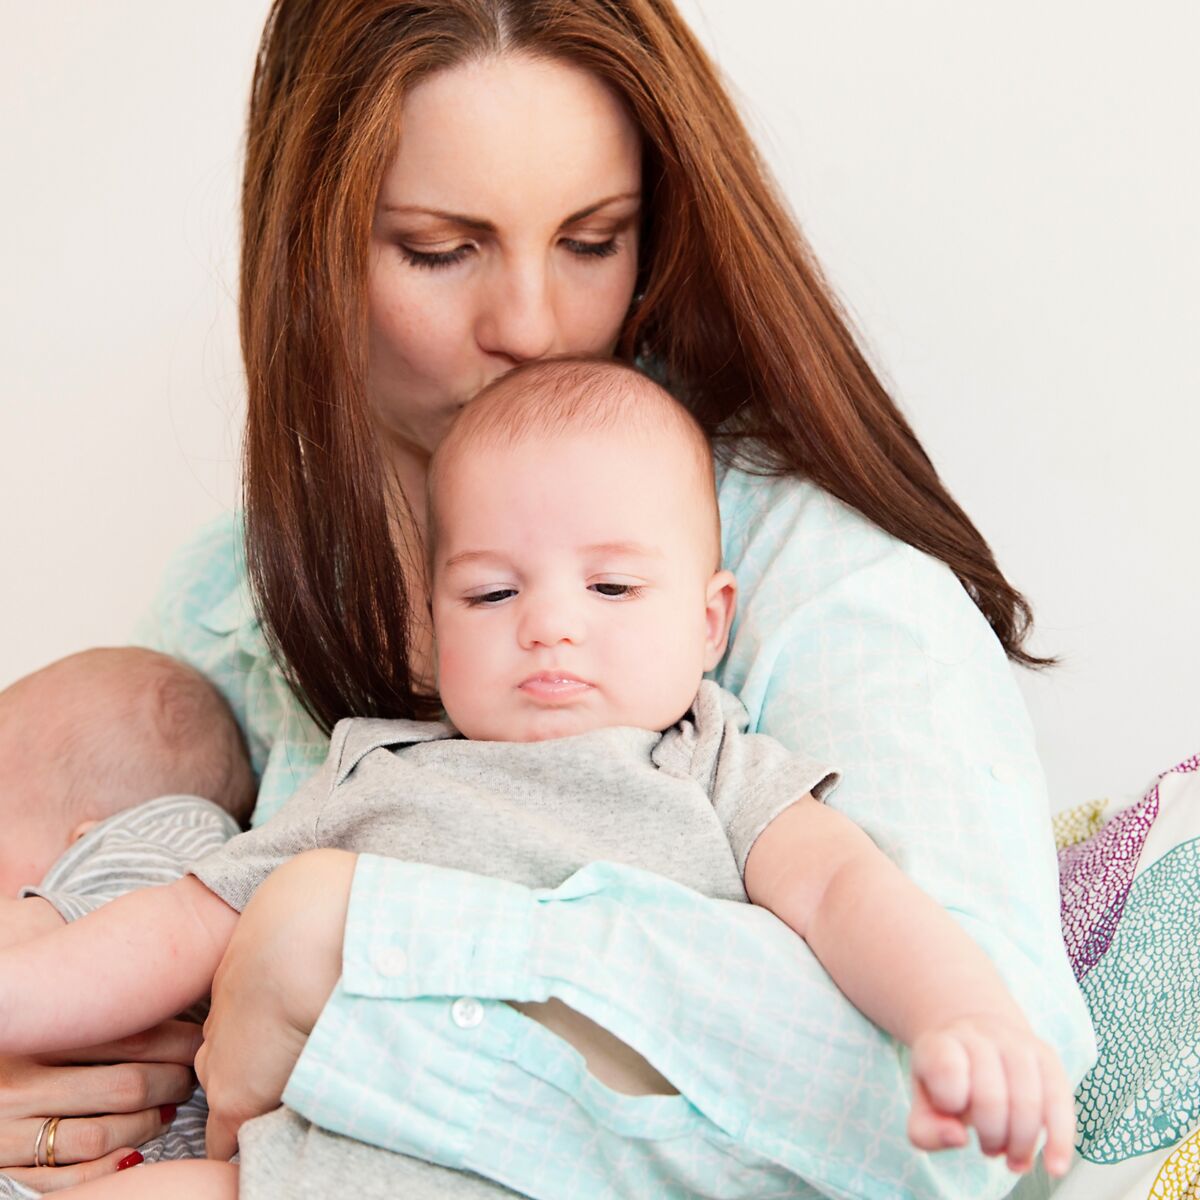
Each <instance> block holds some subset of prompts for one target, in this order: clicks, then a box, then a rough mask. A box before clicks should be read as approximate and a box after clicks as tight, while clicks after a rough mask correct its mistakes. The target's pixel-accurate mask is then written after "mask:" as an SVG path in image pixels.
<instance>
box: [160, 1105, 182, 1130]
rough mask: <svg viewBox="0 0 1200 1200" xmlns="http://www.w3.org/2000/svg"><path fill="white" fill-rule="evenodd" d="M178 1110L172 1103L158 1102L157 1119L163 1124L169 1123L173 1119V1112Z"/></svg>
mask: <svg viewBox="0 0 1200 1200" xmlns="http://www.w3.org/2000/svg"><path fill="white" fill-rule="evenodd" d="M178 1111H179V1109H178V1108H176V1107H175V1105H174V1104H160V1105H159V1107H158V1119H159V1120H160V1121H161V1122H162V1123H163V1124H164V1125H170V1123H171V1122H172V1121H173V1120H175V1114H176V1113H177V1112H178Z"/></svg>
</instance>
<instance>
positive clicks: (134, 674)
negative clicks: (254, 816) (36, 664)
mask: <svg viewBox="0 0 1200 1200" xmlns="http://www.w3.org/2000/svg"><path fill="white" fill-rule="evenodd" d="M254 792H255V783H254V774H253V772H252V771H251V768H250V763H249V761H248V759H247V757H246V750H245V745H244V743H243V741H242V735H241V731H240V730H239V729H238V725H237V722H236V720H235V719H234V716H233V713H232V712H231V711H230V709H229V705H228V704H226V702H225V700H224V699H223V697H222V696H221V694H220V693H219V692H218V691H217V690H216V689H215V688H214V687H213V686H212V684H211V683H209V681H208V680H207V679H205V677H204V676H203V675H201V674H200V673H199V672H198V671H195V670H193V669H192V668H191V667H189V666H186V665H185V664H183V663H181V662H179V661H178V660H176V659H174V658H170V657H168V656H167V655H165V654H157V653H155V652H154V651H152V650H142V649H138V648H136V647H125V648H118V649H98V650H85V651H83V652H82V653H81V654H72V655H71V656H70V657H68V658H64V659H60V660H59V661H58V662H55V663H51V664H50V666H48V667H44V668H43V669H42V670H40V671H36V672H34V674H32V675H27V676H25V678H23V679H19V680H18V681H17V682H16V683H14V684H13V685H12V686H11V687H8V688H6V689H5V690H4V691H3V692H0V824H2V826H3V829H4V834H3V837H2V838H0V895H4V896H12V895H15V894H16V892H17V891H18V889H19V888H21V887H22V886H25V885H31V884H36V883H38V882H39V881H40V880H41V878H42V876H43V875H44V874H45V873H46V871H47V870H49V868H50V867H51V866H52V865H53V863H54V861H55V859H57V858H58V857H59V855H61V854H62V853H63V851H64V850H66V849H67V848H68V846H70V845H71V843H72V842H74V841H75V839H76V838H78V837H80V836H81V835H82V834H84V833H86V832H87V831H88V829H90V828H91V827H92V826H93V825H95V824H96V823H97V822H99V821H103V820H104V819H105V818H107V817H111V816H113V815H114V814H115V813H117V812H119V811H121V810H123V809H127V808H132V807H133V806H134V805H136V804H140V803H142V802H143V801H145V800H152V799H154V798H155V797H156V796H165V795H170V794H187V795H195V796H202V797H204V798H205V799H206V800H211V801H213V802H214V803H215V804H218V805H220V806H221V807H222V808H224V809H225V810H226V811H227V812H229V813H230V814H232V815H233V816H234V817H235V818H236V819H237V820H238V821H239V822H241V821H244V819H245V818H246V817H247V816H248V815H249V812H250V809H251V807H252V806H253V804H254Z"/></svg>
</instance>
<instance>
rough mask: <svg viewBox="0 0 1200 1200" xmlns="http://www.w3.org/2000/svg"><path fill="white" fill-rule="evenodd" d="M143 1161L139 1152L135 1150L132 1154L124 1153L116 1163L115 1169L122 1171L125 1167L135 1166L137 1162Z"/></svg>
mask: <svg viewBox="0 0 1200 1200" xmlns="http://www.w3.org/2000/svg"><path fill="white" fill-rule="evenodd" d="M145 1161H146V1160H145V1159H144V1158H142V1156H141V1153H140V1152H139V1151H137V1150H135V1151H134V1152H133V1153H132V1154H127V1155H125V1157H124V1158H123V1159H121V1161H120V1162H119V1163H117V1170H118V1171H124V1170H125V1168H126V1167H136V1166H137V1165H138V1163H140V1162H145Z"/></svg>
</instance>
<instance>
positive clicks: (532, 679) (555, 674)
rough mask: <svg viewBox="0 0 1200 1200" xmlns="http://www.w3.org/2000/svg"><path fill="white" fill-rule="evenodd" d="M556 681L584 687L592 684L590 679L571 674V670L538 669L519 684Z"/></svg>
mask: <svg viewBox="0 0 1200 1200" xmlns="http://www.w3.org/2000/svg"><path fill="white" fill-rule="evenodd" d="M556 683H561V684H582V685H583V686H584V687H591V686H592V683H591V681H590V680H587V679H581V678H580V677H579V676H578V675H573V674H571V672H570V671H538V672H537V673H536V674H534V675H530V676H529V677H528V678H526V679H522V680H521V682H520V683H519V684H518V685H517V686H518V687H525V686H526V685H528V684H544V685H552V684H556Z"/></svg>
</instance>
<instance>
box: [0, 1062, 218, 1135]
mask: <svg viewBox="0 0 1200 1200" xmlns="http://www.w3.org/2000/svg"><path fill="white" fill-rule="evenodd" d="M195 1088H196V1080H195V1077H194V1076H193V1075H192V1072H191V1068H189V1067H184V1066H180V1065H179V1064H177V1063H117V1064H115V1065H113V1066H95V1067H52V1066H42V1067H41V1068H40V1069H35V1070H32V1071H30V1072H29V1073H28V1075H27V1076H26V1078H25V1080H24V1087H23V1089H22V1091H21V1093H20V1100H21V1104H22V1108H23V1110H24V1111H23V1112H22V1113H21V1114H20V1115H21V1117H22V1118H24V1117H28V1116H30V1115H32V1116H37V1117H84V1116H89V1115H91V1114H94V1113H140V1112H143V1111H145V1110H147V1109H154V1108H158V1107H159V1105H162V1104H182V1103H183V1102H184V1101H185V1100H187V1099H188V1098H189V1097H190V1096H191V1094H192V1092H193V1091H195ZM12 1115H14V1116H15V1115H16V1114H12ZM7 1124H8V1122H4V1123H3V1125H7ZM3 1125H0V1128H3Z"/></svg>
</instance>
